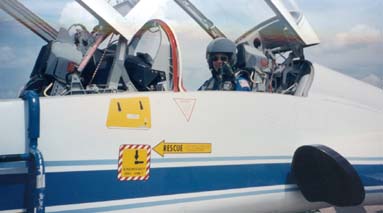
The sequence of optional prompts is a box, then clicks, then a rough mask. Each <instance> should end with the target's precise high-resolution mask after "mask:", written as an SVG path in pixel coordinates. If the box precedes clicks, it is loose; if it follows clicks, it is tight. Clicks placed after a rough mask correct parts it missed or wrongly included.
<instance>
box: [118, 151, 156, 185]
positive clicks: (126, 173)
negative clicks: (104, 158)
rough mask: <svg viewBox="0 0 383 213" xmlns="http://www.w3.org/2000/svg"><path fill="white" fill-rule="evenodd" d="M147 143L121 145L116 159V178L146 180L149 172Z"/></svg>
mask: <svg viewBox="0 0 383 213" xmlns="http://www.w3.org/2000/svg"><path fill="white" fill-rule="evenodd" d="M150 151H151V147H150V146H149V145H142V144H141V145H134V144H130V145H121V146H120V154H119V159H118V179H119V180H121V181H124V180H126V181H129V180H147V179H149V172H150Z"/></svg>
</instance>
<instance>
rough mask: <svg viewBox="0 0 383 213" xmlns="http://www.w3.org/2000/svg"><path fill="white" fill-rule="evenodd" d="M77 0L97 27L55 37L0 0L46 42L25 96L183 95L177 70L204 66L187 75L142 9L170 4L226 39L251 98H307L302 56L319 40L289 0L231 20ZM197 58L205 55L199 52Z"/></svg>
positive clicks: (170, 40) (176, 0)
mask: <svg viewBox="0 0 383 213" xmlns="http://www.w3.org/2000/svg"><path fill="white" fill-rule="evenodd" d="M77 2H78V3H79V4H80V5H81V6H82V7H83V8H85V9H86V10H87V11H88V12H89V13H91V14H92V15H93V16H94V17H95V18H96V19H97V20H98V21H99V24H98V25H97V26H95V27H94V28H93V29H92V30H89V29H87V28H86V27H85V26H84V25H83V24H82V23H73V25H72V26H70V27H69V28H67V29H64V28H60V29H59V30H58V31H57V30H56V29H54V28H53V27H51V26H50V25H49V24H48V23H46V22H45V21H43V20H40V18H39V17H38V16H37V15H35V14H33V13H32V12H31V11H29V10H28V9H27V8H25V7H24V6H23V5H22V4H21V3H20V2H18V1H11V0H5V1H1V3H0V6H1V8H2V9H3V10H4V11H6V12H7V13H8V14H10V15H11V16H13V17H14V18H16V19H17V20H19V21H20V22H21V23H22V24H24V25H25V26H27V27H28V28H29V29H31V30H32V31H33V32H34V33H36V34H37V35H38V36H40V37H41V38H42V39H44V40H45V41H46V42H47V44H46V45H44V46H43V47H42V48H41V50H40V53H39V55H38V57H37V60H36V62H35V65H34V67H33V69H32V73H31V75H30V80H29V81H28V83H27V84H26V85H25V87H24V90H34V91H36V92H37V93H38V94H40V95H41V96H61V95H73V94H97V93H117V92H138V91H174V92H179V91H186V89H185V86H184V82H187V81H188V79H185V78H183V76H184V75H183V71H182V70H183V69H184V72H208V65H207V64H206V62H201V63H205V64H206V71H201V70H193V69H192V68H191V70H186V69H185V67H187V68H188V69H189V68H190V67H192V66H184V65H183V64H184V63H187V61H183V59H182V57H181V50H182V51H187V49H182V48H180V46H182V43H181V44H180V43H179V40H178V39H177V32H176V31H175V30H173V28H172V27H171V26H170V25H169V24H168V23H167V22H166V21H165V20H163V19H153V18H157V17H156V16H154V15H153V14H154V10H153V9H149V8H153V7H156V6H157V9H161V8H163V5H169V2H172V3H173V6H176V7H177V8H176V9H178V10H180V11H182V10H183V11H184V12H186V14H188V15H189V21H190V20H192V21H194V22H196V23H197V24H198V25H199V27H201V28H202V31H201V32H203V31H205V32H206V33H207V34H208V37H209V38H211V39H215V38H219V37H227V38H229V39H231V40H233V41H234V42H235V44H236V47H237V48H236V49H237V50H236V62H235V64H234V66H233V72H234V74H235V75H239V74H241V75H244V76H246V78H247V80H248V82H249V83H250V87H251V91H252V92H263V93H279V94H286V95H295V96H307V95H308V93H309V90H310V86H311V84H312V82H313V79H314V68H313V66H312V64H311V62H310V61H308V60H307V59H306V58H305V56H304V51H303V50H304V48H306V47H309V46H313V45H316V44H319V39H318V37H317V35H316V34H315V32H314V31H313V29H312V28H311V26H310V25H309V23H308V22H307V20H306V18H305V16H304V15H303V13H302V12H301V11H300V10H299V9H298V7H297V5H296V3H295V2H294V0H257V1H254V3H253V1H252V4H254V5H252V6H250V9H249V10H251V8H253V10H254V12H253V13H251V12H250V13H249V14H247V13H243V12H241V11H239V13H237V14H235V12H234V9H233V11H227V10H225V8H221V7H220V6H218V7H216V9H222V11H221V12H222V14H219V13H215V12H211V11H209V10H206V9H205V8H204V7H205V6H206V7H207V6H208V5H211V4H212V2H210V1H209V3H202V2H198V1H196V2H193V1H189V0H168V1H163V2H164V3H163V4H162V6H161V5H160V3H159V2H161V1H158V2H157V1H156V2H157V3H153V1H149V0H127V1H115V2H114V3H112V2H113V1H107V0H105V1H104V0H98V1H92V0H77ZM194 3H195V4H194ZM153 4H157V5H153ZM217 5H219V4H217ZM197 6H198V9H197ZM20 8H21V9H20ZM214 11H217V10H214ZM231 12H233V13H234V14H233V16H230V13H231ZM205 15H206V16H205ZM159 18H161V17H159ZM36 20H39V21H36ZM174 21H177V20H174ZM171 22H173V20H172V21H171ZM132 23H134V24H135V26H133V24H132ZM239 26H241V27H242V28H244V27H246V29H250V30H248V31H246V29H244V30H243V31H241V30H238V29H242V28H240V27H239ZM254 26H255V27H254ZM238 32H239V34H237V33H238ZM243 32H245V33H243ZM233 38H237V39H233ZM194 42H200V41H199V40H196V41H194ZM200 54H201V55H205V54H206V52H205V50H202V51H201V53H200ZM185 76H186V75H185ZM187 76H190V75H187ZM202 80H205V79H202ZM197 88H198V87H197ZM197 88H188V90H195V89H197Z"/></svg>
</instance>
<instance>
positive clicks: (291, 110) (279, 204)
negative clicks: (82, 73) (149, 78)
mask: <svg viewBox="0 0 383 213" xmlns="http://www.w3.org/2000/svg"><path fill="white" fill-rule="evenodd" d="M327 72H329V71H328V70H326V69H322V70H317V72H316V77H317V78H316V82H315V81H314V87H313V89H314V91H313V94H312V95H311V93H310V94H309V96H308V97H295V96H287V95H278V94H267V93H245V92H242V93H241V92H214V91H211V92H186V93H185V92H182V93H174V92H145V93H120V94H104V95H88V96H65V97H48V98H41V99H40V104H41V107H40V108H41V127H40V138H39V149H40V150H41V152H42V153H43V156H44V160H45V162H46V171H47V174H46V186H47V188H46V204H47V211H49V212H51V211H52V212H53V211H60V210H62V211H64V210H65V211H66V210H68V211H69V210H72V211H73V212H78V211H80V210H82V211H84V212H94V211H117V212H118V211H124V210H127V209H128V210H129V209H134V211H136V210H140V211H149V210H150V209H153V208H155V209H156V210H157V209H158V210H164V211H165V210H167V211H170V210H173V211H176V210H179V211H181V210H182V211H183V210H187V211H202V210H206V209H208V210H209V211H213V210H217V211H234V210H236V211H240V210H242V211H273V210H275V208H278V209H280V210H281V211H303V210H306V209H315V208H323V207H328V206H329V204H326V203H309V202H307V201H305V199H304V198H303V197H302V195H301V193H300V192H299V190H298V189H297V188H296V187H295V181H294V179H293V178H292V177H291V175H290V166H291V165H290V164H291V159H292V156H293V154H294V151H295V150H296V149H297V148H298V147H300V146H302V145H307V144H323V145H326V146H329V147H331V148H332V149H334V150H336V151H337V152H339V153H340V154H341V155H342V156H344V157H345V158H346V159H348V160H349V161H350V162H351V163H352V165H353V166H354V168H355V169H356V171H357V172H358V174H359V176H360V177H361V180H362V183H363V185H364V187H365V190H366V193H367V197H366V199H365V201H364V204H366V205H367V204H368V205H372V204H379V203H380V204H381V202H382V200H381V199H380V198H381V197H382V196H383V181H382V180H383V179H382V177H381V174H383V158H382V157H381V156H382V155H381V153H382V138H383V127H382V125H381V123H382V122H383V113H382V110H381V109H382V106H383V103H382V100H383V98H382V96H383V94H381V93H379V90H378V89H374V88H373V87H369V86H367V85H364V84H362V83H360V84H352V85H355V87H354V88H353V89H357V90H358V91H360V92H362V94H363V93H364V94H369V95H374V96H370V98H369V97H368V96H362V95H358V94H353V93H352V94H349V93H348V92H350V91H353V89H348V88H339V89H334V96H328V95H326V96H324V95H321V93H320V92H322V91H326V89H327V88H320V87H319V85H324V86H327V85H332V84H335V83H338V78H339V79H340V80H342V81H341V82H342V84H343V85H346V86H347V85H349V84H351V83H353V81H354V80H353V79H348V78H342V75H339V74H336V73H327ZM326 79H327V80H328V81H326ZM319 81H323V82H322V83H321V82H319ZM333 81H334V82H333ZM332 88H334V87H332ZM322 94H323V93H322ZM324 94H325V93H324ZM132 97H135V98H137V97H146V98H148V99H149V102H150V104H149V105H150V116H151V117H150V119H151V127H150V128H148V127H144V128H116V127H113V128H108V127H107V116H108V112H109V106H110V103H111V100H112V99H117V100H119V99H121V100H122V99H126V98H132ZM371 97H374V98H371ZM180 99H181V100H184V101H185V100H186V101H185V103H184V104H183V105H179V102H177V100H180ZM188 101H189V102H188ZM188 103H189V105H188ZM145 107H146V106H145ZM120 108H121V111H123V110H126V109H125V105H123V104H122V105H121V106H120ZM20 112H24V102H23V101H22V100H9V101H2V102H1V104H0V113H1V114H2V115H4V116H3V117H2V120H1V122H0V125H1V126H0V127H1V129H2V134H1V135H0V141H1V143H2V144H3V146H2V149H1V150H0V152H1V154H16V153H24V152H25V146H26V141H25V140H26V139H25V124H24V113H20ZM186 115H188V116H189V117H188V116H186ZM123 116H126V117H127V118H129V116H127V115H126V114H124V115H123ZM130 117H132V116H130ZM58 118H65V119H58ZM187 118H188V119H187ZM163 140H164V141H165V143H209V144H211V152H209V153H200V154H199V153H194V154H190V153H182V154H180V153H178V154H176V153H165V154H164V156H163V157H162V156H161V155H159V154H157V153H156V151H153V149H154V147H155V146H157V145H158V144H159V143H160V142H161V141H163ZM123 144H142V145H150V146H151V148H152V153H151V159H150V160H151V165H150V171H149V175H150V177H149V179H148V180H147V181H119V180H118V178H117V173H118V172H117V168H118V159H119V148H120V146H121V145H123ZM1 166H2V167H1V169H0V170H1V171H2V172H1V173H0V174H1V175H0V182H1V183H10V182H13V183H19V182H21V181H22V180H24V179H25V164H23V163H6V164H2V165H1ZM23 187H24V186H23V185H22V184H11V185H7V186H4V185H2V186H0V193H1V194H8V195H9V196H7V198H9V199H2V200H1V201H0V202H1V203H0V207H1V209H0V210H9V209H20V208H22V203H23V200H22V199H23V196H20V195H22V194H23V190H24V188H23ZM105 202H106V203H105ZM106 204H108V206H106ZM223 204H224V205H223Z"/></svg>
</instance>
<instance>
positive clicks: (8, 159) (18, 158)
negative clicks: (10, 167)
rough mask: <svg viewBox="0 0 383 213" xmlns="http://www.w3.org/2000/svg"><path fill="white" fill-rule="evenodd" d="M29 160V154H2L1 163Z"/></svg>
mask: <svg viewBox="0 0 383 213" xmlns="http://www.w3.org/2000/svg"><path fill="white" fill-rule="evenodd" d="M27 160H29V155H28V154H13V155H0V163H5V162H17V161H27Z"/></svg>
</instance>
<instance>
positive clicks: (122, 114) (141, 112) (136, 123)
mask: <svg viewBox="0 0 383 213" xmlns="http://www.w3.org/2000/svg"><path fill="white" fill-rule="evenodd" d="M106 126H107V127H126V128H151V126H152V124H151V113H150V102H149V98H148V97H134V98H114V99H112V100H111V101H110V104H109V113H108V118H107V121H106Z"/></svg>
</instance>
